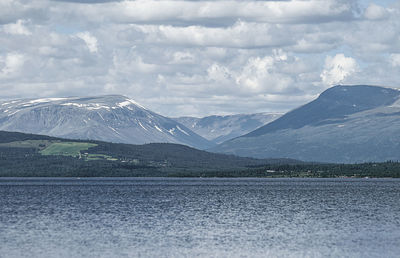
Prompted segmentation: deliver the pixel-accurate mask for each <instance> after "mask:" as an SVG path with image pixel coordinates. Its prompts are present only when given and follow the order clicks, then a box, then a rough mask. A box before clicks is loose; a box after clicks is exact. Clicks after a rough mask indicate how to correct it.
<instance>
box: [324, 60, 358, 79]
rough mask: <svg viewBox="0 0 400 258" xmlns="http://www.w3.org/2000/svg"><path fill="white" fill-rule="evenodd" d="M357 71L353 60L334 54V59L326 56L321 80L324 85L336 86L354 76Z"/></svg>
mask: <svg viewBox="0 0 400 258" xmlns="http://www.w3.org/2000/svg"><path fill="white" fill-rule="evenodd" d="M357 69H358V68H357V62H356V60H355V59H354V58H351V57H345V56H344V54H336V55H335V56H334V57H332V56H327V57H326V59H325V66H324V70H323V71H322V73H321V79H322V81H323V83H325V84H326V85H333V84H337V83H340V82H342V81H343V80H344V79H345V78H346V77H348V76H350V75H352V74H354V73H355V72H356V71H357Z"/></svg>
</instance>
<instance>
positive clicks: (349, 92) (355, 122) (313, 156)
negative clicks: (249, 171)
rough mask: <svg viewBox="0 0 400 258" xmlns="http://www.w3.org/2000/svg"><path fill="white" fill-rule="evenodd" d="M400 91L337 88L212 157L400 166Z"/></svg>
mask: <svg viewBox="0 0 400 258" xmlns="http://www.w3.org/2000/svg"><path fill="white" fill-rule="evenodd" d="M399 132H400V91H398V90H396V89H391V88H383V87H377V86H366V85H355V86H335V87H332V88H330V89H328V90H326V91H324V92H323V93H322V94H321V95H320V96H319V97H318V98H317V99H315V100H314V101H312V102H310V103H308V104H306V105H304V106H301V107H299V108H297V109H295V110H292V111H290V112H288V113H286V114H285V115H283V116H282V117H280V118H279V119H277V120H275V121H273V122H271V123H269V124H267V125H265V126H262V127H260V128H259V129H257V130H254V131H252V132H250V133H248V134H246V135H243V136H241V137H238V138H235V139H232V140H229V141H227V142H224V143H222V144H220V145H218V146H216V147H214V148H212V149H211V150H212V151H215V152H222V153H230V154H235V155H239V156H248V157H258V158H261V157H270V158H272V157H285V158H293V159H299V160H303V161H319V162H337V163H357V162H375V161H386V160H396V161H397V160H400V134H399Z"/></svg>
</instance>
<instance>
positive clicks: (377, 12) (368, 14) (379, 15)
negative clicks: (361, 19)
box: [364, 3, 388, 20]
mask: <svg viewBox="0 0 400 258" xmlns="http://www.w3.org/2000/svg"><path fill="white" fill-rule="evenodd" d="M364 16H365V18H367V19H369V20H381V19H385V18H387V17H388V11H387V10H386V8H384V7H382V6H379V5H376V4H374V3H371V4H370V5H369V6H368V7H367V9H366V10H365V12H364Z"/></svg>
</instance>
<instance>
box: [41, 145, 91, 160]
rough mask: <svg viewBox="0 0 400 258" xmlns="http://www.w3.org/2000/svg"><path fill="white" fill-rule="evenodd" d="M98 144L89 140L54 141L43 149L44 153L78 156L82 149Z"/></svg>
mask: <svg viewBox="0 0 400 258" xmlns="http://www.w3.org/2000/svg"><path fill="white" fill-rule="evenodd" d="M95 146H97V144H94V143H87V142H54V143H52V144H50V145H49V146H48V147H46V148H45V149H43V150H41V151H40V153H41V154H42V155H63V156H72V157H78V156H80V155H81V153H80V152H81V151H84V150H88V149H89V148H91V147H95Z"/></svg>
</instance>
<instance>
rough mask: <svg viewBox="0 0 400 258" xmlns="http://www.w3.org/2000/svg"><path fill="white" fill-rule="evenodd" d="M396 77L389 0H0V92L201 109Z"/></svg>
mask: <svg viewBox="0 0 400 258" xmlns="http://www.w3.org/2000/svg"><path fill="white" fill-rule="evenodd" d="M399 79H400V0H383V1H382V0H380V1H377V0H375V1H372V0H359V1H357V0H292V1H285V0H280V1H255V0H247V1H245V0H242V1H239V0H236V1H202V0H197V1H195V0H191V1H181V0H156V1H155V0H138V1H113V0H69V1H61V0H58V1H56V0H53V1H45V0H32V1H28V0H0V99H13V98H36V97H67V96H98V95H103V94H121V95H125V96H127V97H130V98H132V99H134V100H135V101H137V102H139V103H141V104H142V105H144V106H145V107H147V108H148V109H150V110H153V111H155V112H158V113H160V114H162V115H166V116H171V117H177V116H198V117H201V116H207V115H213V114H219V115H225V114H236V113H257V112H286V111H288V110H291V109H293V108H296V107H298V106H299V105H303V104H305V103H307V102H309V101H311V100H313V99H314V98H316V97H317V96H318V95H319V94H320V93H321V92H323V91H324V90H326V89H327V88H329V87H332V86H334V85H338V84H346V85H353V84H368V85H379V86H385V87H393V88H400V83H399V82H400V80H399Z"/></svg>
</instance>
